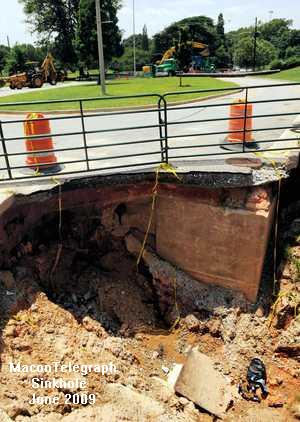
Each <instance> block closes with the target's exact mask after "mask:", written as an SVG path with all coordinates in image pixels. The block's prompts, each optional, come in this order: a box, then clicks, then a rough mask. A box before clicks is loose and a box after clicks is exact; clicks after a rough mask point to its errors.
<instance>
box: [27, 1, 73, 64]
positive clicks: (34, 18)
mask: <svg viewBox="0 0 300 422" xmlns="http://www.w3.org/2000/svg"><path fill="white" fill-rule="evenodd" d="M19 1H20V3H22V4H23V5H24V12H25V14H26V15H27V22H29V23H30V24H31V26H32V30H33V32H36V33H37V34H39V35H40V36H41V43H42V44H43V45H46V46H48V45H49V44H52V45H53V48H54V51H53V53H54V55H55V56H56V57H58V58H59V59H60V61H61V62H62V63H64V64H65V65H72V64H75V63H76V54H75V50H74V45H73V41H74V39H75V32H76V25H77V13H78V6H79V0H43V1H41V0H19Z"/></svg>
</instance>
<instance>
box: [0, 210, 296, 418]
mask: <svg viewBox="0 0 300 422" xmlns="http://www.w3.org/2000/svg"><path fill="white" fill-rule="evenodd" d="M76 218H78V216H77V217H76ZM76 218H75V217H74V216H73V217H72V218H71V217H70V218H68V219H65V220H64V221H67V222H66V223H65V224H64V231H63V233H60V234H59V233H57V231H56V230H53V227H57V221H54V220H52V221H51V224H45V225H44V226H42V227H39V228H38V229H37V231H36V232H35V233H32V234H31V236H30V239H29V240H28V239H26V240H24V241H23V242H22V243H21V244H20V245H19V247H18V248H17V249H16V250H15V251H13V257H12V262H13V267H12V268H10V269H9V271H2V272H0V309H1V332H2V334H1V337H0V339H1V342H0V352H1V372H0V421H1V422H2V421H3V422H5V421H10V420H14V421H17V422H25V421H28V422H29V421H30V422H39V421H45V422H46V421H47V422H51V421H64V422H76V421H82V420H86V421H110V422H111V421H138V422H139V421H161V422H163V421H187V422H189V421H200V422H201V421H207V422H208V421H214V420H215V417H214V416H213V415H210V414H208V413H207V412H206V411H205V410H204V409H200V408H199V407H197V406H195V405H194V403H193V402H191V401H189V400H187V399H186V398H183V397H180V396H179V395H177V394H176V393H175V392H174V390H173V387H172V385H171V384H170V382H168V377H169V376H170V372H171V371H172V369H173V368H174V366H175V365H176V364H183V363H184V362H185V359H186V356H187V353H188V351H189V350H190V348H191V347H197V348H198V349H199V350H200V351H201V352H202V353H205V354H207V355H208V356H210V357H211V358H212V359H213V360H214V361H215V367H216V369H217V370H218V371H220V372H221V373H223V374H224V375H225V376H226V377H228V378H229V379H230V380H231V384H232V385H234V386H236V389H237V387H238V384H240V383H241V382H244V380H245V377H246V372H247V367H248V365H249V363H250V360H251V359H252V358H253V357H259V358H260V359H262V360H263V362H264V364H265V366H266V368H267V385H268V388H269V395H268V397H267V399H265V400H262V401H261V402H260V403H254V402H252V401H247V400H244V399H243V398H242V397H237V398H236V399H235V401H234V405H233V407H232V408H231V409H229V410H228V412H227V416H226V418H225V421H228V422H229V421H241V420H242V421H246V422H247V421H248V422H256V421H257V422H258V421H264V422H265V421H292V420H297V418H298V419H299V417H300V416H299V413H300V411H299V405H300V398H299V396H298V397H297V395H296V392H297V391H299V390H300V376H299V375H300V370H299V353H297V352H296V353H295V352H291V350H292V349H293V348H295V347H296V346H297V345H299V338H300V324H299V320H297V318H295V312H296V313H297V310H296V311H295V306H297V301H298V303H299V272H298V267H297V262H298V261H297V260H298V259H299V258H300V252H299V251H300V246H299V234H300V233H299V232H297V229H296V232H297V233H296V235H295V234H293V236H292V237H293V241H291V239H290V238H289V242H290V249H289V258H291V259H285V260H284V264H282V266H281V273H282V283H281V285H282V289H283V290H282V292H281V293H282V298H283V299H282V300H279V301H278V302H277V305H276V307H274V308H273V310H274V312H273V313H272V308H270V300H269V302H268V300H267V299H266V297H264V296H263V295H261V298H260V300H259V301H258V303H257V304H256V306H255V307H253V306H239V305H238V304H237V303H236V302H234V301H233V302H231V303H230V305H228V306H227V307H226V308H224V307H223V308H220V307H215V308H213V307H212V304H211V303H210V305H209V306H208V307H207V309H205V306H204V305H203V301H202V302H201V301H200V302H201V309H199V310H198V311H194V308H193V305H192V304H191V305H190V309H193V312H191V313H190V314H189V313H188V312H187V311H186V308H188V307H189V306H188V304H187V303H185V305H183V302H184V299H183V296H184V295H182V297H181V291H180V289H179V290H178V298H177V299H178V303H179V305H178V306H179V308H178V311H179V313H180V315H181V318H180V320H176V321H175V318H174V319H173V321H171V320H170V315H172V310H171V311H170V310H168V312H166V310H165V306H166V305H165V303H163V304H162V303H160V300H161V295H160V292H159V291H158V290H157V288H156V285H157V279H156V283H154V282H153V277H152V274H151V268H150V269H149V268H147V266H146V264H144V265H142V266H140V267H139V271H138V270H137V265H136V257H135V256H133V255H131V254H130V253H129V252H128V251H127V249H126V244H125V241H124V236H123V234H122V233H121V231H120V234H119V235H118V236H117V235H115V234H114V235H113V234H112V233H111V232H110V231H109V230H108V229H107V227H103V226H101V223H100V222H99V221H98V222H96V223H95V222H93V223H92V224H90V226H89V225H88V224H84V223H83V221H82V219H80V221H78V220H76ZM48 223H49V222H48ZM83 227H84V228H83ZM291 227H292V228H293V230H294V231H295V224H294V225H292V226H291ZM51 228H52V229H51ZM75 228H76V230H75ZM115 233H116V232H115ZM297 239H298V240H297ZM156 259H157V260H159V262H160V265H161V266H162V267H164V266H166V265H170V264H168V263H164V262H163V261H162V260H160V258H159V257H156ZM173 271H177V270H176V269H173ZM156 277H157V274H156ZM178 280H180V272H179V271H178ZM283 292H285V293H284V294H283ZM279 294H280V293H279ZM196 299H197V298H196ZM198 299H199V298H198ZM198 302H199V300H198ZM173 305H174V304H173ZM183 308H184V312H183ZM270 309H271V310H270ZM172 322H175V323H174V324H172ZM280 347H285V349H282V348H280ZM282 350H285V351H286V352H285V353H284V352H282ZM10 362H14V363H17V362H21V363H22V364H23V365H26V364H27V365H30V364H43V365H46V364H49V363H51V362H60V363H61V364H68V363H69V362H71V363H72V364H93V365H98V364H108V363H112V364H113V365H115V367H116V372H115V373H106V374H101V373H96V372H90V373H88V374H86V375H82V374H80V373H62V372H58V373H56V374H55V377H56V378H62V379H64V380H74V379H76V378H77V379H78V380H80V381H85V382H86V388H81V387H72V386H71V387H67V388H65V387H55V388H47V389H44V388H35V389H34V388H33V386H32V378H33V377H34V376H35V375H33V374H32V373H26V372H24V373H22V372H21V373H13V372H11V371H10V369H9V363H10ZM36 376H38V377H42V378H43V379H44V380H51V379H52V378H53V375H52V374H49V373H43V374H42V375H41V374H38V375H36ZM208 382H209V380H208ZM33 393H35V394H36V395H40V396H45V395H47V396H50V397H54V396H58V397H59V403H57V404H53V403H51V404H42V405H41V404H29V400H30V399H31V398H32V395H33ZM82 393H83V394H86V393H87V394H95V397H96V403H95V404H94V405H92V404H90V405H86V404H74V403H68V404H66V403H65V402H64V399H65V396H66V394H70V395H71V396H72V397H73V396H74V395H76V394H82Z"/></svg>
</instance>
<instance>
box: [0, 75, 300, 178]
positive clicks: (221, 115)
mask: <svg viewBox="0 0 300 422" xmlns="http://www.w3.org/2000/svg"><path fill="white" fill-rule="evenodd" d="M299 88H300V83H285V84H273V85H258V86H248V87H229V88H223V89H219V88H216V89H209V90H208V89H207V90H197V91H195V90H194V91H182V92H180V93H179V92H170V93H167V94H164V95H158V94H141V95H132V96H118V97H100V98H99V97H94V98H80V99H76V100H74V99H70V100H68V99H67V100H52V101H35V102H18V103H0V116H2V117H0V143H1V150H0V152H1V153H0V181H1V180H2V181H7V180H15V179H26V178H32V177H47V176H49V174H48V172H47V171H46V170H47V169H49V164H39V165H38V168H39V171H35V170H36V167H37V165H36V164H35V165H28V164H26V163H25V159H24V158H25V157H26V155H27V152H26V150H25V142H24V141H26V140H28V139H30V140H34V139H40V138H41V135H36V136H25V135H24V132H23V127H22V126H23V124H24V122H26V112H23V111H22V110H23V109H24V108H28V109H29V110H33V111H36V110H37V109H38V108H40V109H41V110H43V106H44V107H45V105H47V106H48V107H49V105H50V106H51V107H53V108H55V106H57V105H59V104H62V103H63V104H64V105H67V104H71V103H72V104H74V103H76V104H77V106H78V109H77V110H75V111H73V112H72V113H71V114H68V113H67V112H64V111H61V113H62V114H61V115H58V116H57V115H54V114H53V112H51V111H49V112H48V114H49V116H47V117H45V118H41V119H36V120H37V121H42V120H49V121H50V123H51V125H52V134H51V137H52V138H53V139H54V140H55V141H56V144H57V145H56V147H55V148H54V149H53V152H54V153H55V154H56V155H57V157H58V161H57V164H58V165H60V166H63V169H62V170H61V171H60V172H59V174H61V175H71V174H80V173H90V172H100V173H101V172H108V171H115V170H122V169H123V170H131V169H141V168H144V167H149V166H151V167H153V166H155V165H157V164H159V163H161V162H166V163H168V162H169V161H170V160H171V161H172V160H179V159H189V160H190V159H194V158H199V157H201V158H203V157H208V158H209V157H220V156H226V155H227V154H241V153H249V152H251V150H253V146H255V148H259V151H261V152H265V151H281V150H293V149H296V150H298V149H299V142H298V139H299V136H298V133H297V132H298V130H299V129H297V128H295V129H294V134H293V135H292V136H291V135H290V133H289V136H287V137H286V138H284V137H282V134H281V132H282V131H284V130H285V129H292V130H293V121H292V120H291V119H292V117H295V116H296V115H298V114H300V90H299ZM262 90H264V91H262ZM278 90H279V97H278V98H277V97H276V95H277V94H276V93H277V92H278ZM298 90H299V95H298V92H297V91H298ZM241 91H242V92H241ZM282 91H284V95H283V94H282ZM285 91H287V92H289V91H290V93H289V94H288V95H286V94H285ZM237 92H238V93H239V96H242V97H243V101H242V103H241V104H245V115H244V116H243V122H244V123H243V127H242V129H241V130H235V131H234V132H235V133H242V134H243V135H242V141H241V142H234V148H231V146H230V145H229V148H226V142H225V146H224V139H225V138H226V136H228V134H229V133H232V129H228V127H227V126H228V123H229V122H230V121H231V120H236V119H239V120H241V117H230V116H229V112H228V109H229V106H230V105H231V104H232V102H233V99H232V98H230V97H224V94H229V95H230V96H233V97H235V96H236V95H237ZM261 92H262V94H261ZM207 93H209V94H212V95H216V94H217V95H220V96H221V98H219V99H216V98H214V99H210V98H207V97H206V98H202V100H204V101H201V102H200V101H199V102H197V103H191V102H190V101H191V100H190V97H191V96H193V97H194V96H195V95H196V96H197V94H199V95H203V94H207ZM251 95H252V97H251ZM253 95H255V97H254V96H253ZM172 96H176V100H178V97H179V98H180V99H182V100H181V101H180V102H179V103H175V104H174V103H173V102H172ZM266 96H269V97H270V98H265V97H266ZM131 99H134V100H135V101H136V100H144V99H148V100H151V101H152V104H150V105H148V106H147V107H144V106H143V107H140V108H139V109H135V108H134V107H131V108H130V109H117V110H114V109H109V108H105V107H104V108H101V107H99V109H98V110H97V111H91V110H89V109H88V108H87V106H88V103H89V102H91V101H93V102H95V103H97V104H103V102H106V101H108V100H109V101H111V102H112V103H113V102H116V103H117V102H119V101H120V100H126V101H129V102H130V100H131ZM182 101H186V103H185V104H182ZM193 101H194V100H193ZM250 103H251V104H252V105H253V107H254V111H255V112H254V114H253V116H252V118H253V121H254V122H263V124H261V123H256V124H254V127H253V128H251V129H248V128H247V124H246V122H247V118H248V116H247V110H248V108H247V106H248V104H250ZM11 107H13V109H14V110H16V109H18V108H19V109H20V113H24V114H23V115H21V117H20V118H18V117H16V116H15V115H14V116H13V117H12V116H10V115H9V114H7V115H3V113H2V111H5V110H8V109H9V108H11ZM59 107H60V106H58V108H59ZM259 109H261V111H259ZM270 110H271V112H268V111H270ZM257 111H258V113H257ZM185 112H189V113H191V114H188V115H183V113H185ZM1 113H2V114H1ZM51 113H52V114H51ZM199 113H203V114H204V116H203V117H204V118H198V116H197V118H195V116H196V115H197V114H199ZM205 114H206V115H205ZM269 119H270V120H269ZM279 119H280V123H278V120H279ZM268 122H271V123H268ZM198 127H200V129H199V130H198ZM250 131H251V133H252V134H253V135H254V138H255V142H254V143H253V144H252V145H251V144H250V143H249V142H247V141H246V134H247V132H250ZM266 134H267V135H266ZM95 138H96V139H95ZM211 138H213V139H212V140H211ZM216 139H217V141H216ZM291 142H292V143H291ZM266 146H269V148H266ZM224 147H225V149H224ZM115 149H117V152H114V150H115ZM47 152H49V151H48V150H46V149H45V150H38V151H35V152H34V153H35V154H37V155H38V154H40V153H47ZM183 152H185V154H183Z"/></svg>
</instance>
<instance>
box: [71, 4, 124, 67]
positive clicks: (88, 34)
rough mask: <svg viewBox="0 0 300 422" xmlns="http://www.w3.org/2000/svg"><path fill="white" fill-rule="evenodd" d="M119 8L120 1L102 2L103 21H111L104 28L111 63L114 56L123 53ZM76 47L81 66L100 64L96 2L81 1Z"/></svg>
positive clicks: (105, 43) (104, 44)
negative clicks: (118, 16) (118, 15)
mask: <svg viewBox="0 0 300 422" xmlns="http://www.w3.org/2000/svg"><path fill="white" fill-rule="evenodd" d="M119 7H120V2H119V0H102V2H101V18H102V21H103V22H105V21H110V22H109V23H104V24H103V26H102V31H103V49H104V58H105V60H106V62H109V61H111V59H112V57H113V56H117V57H119V56H120V55H121V54H122V53H123V49H122V46H121V38H122V36H121V31H120V29H119V27H118V18H117V11H118V9H119ZM75 46H76V51H77V54H78V57H79V61H80V63H81V64H84V65H85V66H94V65H96V64H97V63H98V45H97V28H96V19H95V0H80V3H79V11H78V26H77V31H76V41H75Z"/></svg>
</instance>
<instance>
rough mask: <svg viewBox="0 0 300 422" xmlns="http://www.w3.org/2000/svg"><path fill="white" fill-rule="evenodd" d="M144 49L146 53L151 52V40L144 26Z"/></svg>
mask: <svg viewBox="0 0 300 422" xmlns="http://www.w3.org/2000/svg"><path fill="white" fill-rule="evenodd" d="M142 49H143V50H145V51H148V50H149V38H148V31H147V26H146V25H144V26H143V34H142Z"/></svg>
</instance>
